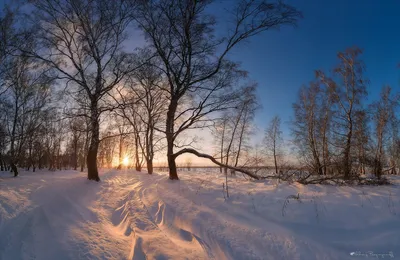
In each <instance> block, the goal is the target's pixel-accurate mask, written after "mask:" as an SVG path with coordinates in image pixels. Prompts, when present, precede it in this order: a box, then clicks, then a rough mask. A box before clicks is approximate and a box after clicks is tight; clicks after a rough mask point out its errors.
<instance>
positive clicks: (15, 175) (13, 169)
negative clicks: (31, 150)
mask: <svg viewBox="0 0 400 260" xmlns="http://www.w3.org/2000/svg"><path fill="white" fill-rule="evenodd" d="M10 167H11V171H12V172H13V173H14V177H17V176H18V168H17V166H16V165H15V164H14V162H11V163H10Z"/></svg>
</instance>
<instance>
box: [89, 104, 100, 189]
mask: <svg viewBox="0 0 400 260" xmlns="http://www.w3.org/2000/svg"><path fill="white" fill-rule="evenodd" d="M90 121H91V122H90V125H91V133H92V138H91V139H90V146H89V151H88V154H87V158H86V164H87V169H88V179H89V180H94V181H100V178H99V172H98V170H97V151H98V149H99V143H100V138H99V135H100V129H99V120H98V113H97V102H92V104H91V118H90Z"/></svg>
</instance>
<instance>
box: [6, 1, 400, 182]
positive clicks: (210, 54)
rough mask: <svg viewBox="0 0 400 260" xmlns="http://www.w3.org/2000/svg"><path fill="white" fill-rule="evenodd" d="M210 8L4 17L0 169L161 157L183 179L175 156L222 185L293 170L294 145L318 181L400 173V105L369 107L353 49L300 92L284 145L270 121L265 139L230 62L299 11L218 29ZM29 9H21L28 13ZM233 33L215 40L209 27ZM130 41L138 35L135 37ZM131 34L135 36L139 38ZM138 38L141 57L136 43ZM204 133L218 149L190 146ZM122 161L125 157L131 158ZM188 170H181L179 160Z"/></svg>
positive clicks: (95, 5) (241, 6)
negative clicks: (211, 166)
mask: <svg viewBox="0 0 400 260" xmlns="http://www.w3.org/2000/svg"><path fill="white" fill-rule="evenodd" d="M211 8H218V5H215V3H214V1H192V0H180V1H174V0H163V1H161V0H149V1H133V0H120V1H108V0H82V1H74V0H32V1H28V2H27V3H25V4H24V6H8V7H6V8H5V9H4V10H3V11H2V12H1V15H0V169H2V170H5V169H7V170H10V169H11V170H12V171H13V172H14V175H15V176H17V175H18V167H20V168H26V169H32V170H36V168H48V169H64V168H73V169H80V170H84V169H87V171H88V178H89V179H90V180H96V181H98V180H100V178H99V175H98V167H113V166H116V167H118V168H121V167H122V166H123V164H125V166H128V167H134V168H135V169H136V170H139V171H140V170H142V168H143V167H146V168H147V172H148V173H150V174H151V173H152V172H153V160H154V157H155V155H156V154H157V153H158V154H164V156H165V157H164V156H163V157H164V158H166V161H167V163H168V169H169V177H170V179H178V174H177V169H176V168H177V166H176V160H177V158H178V157H180V156H182V155H183V154H193V155H195V156H198V157H201V158H206V159H209V160H211V161H212V162H213V163H215V164H216V165H218V166H220V167H221V168H220V169H221V172H224V173H225V174H226V175H227V172H228V170H229V169H230V170H231V171H232V173H233V172H237V171H239V172H242V173H244V174H247V175H248V176H250V177H252V178H256V179H258V178H260V177H259V175H258V173H257V172H254V171H253V172H251V171H249V170H246V168H245V166H261V165H265V164H266V161H265V159H266V158H268V160H269V161H270V162H272V163H273V164H274V171H275V173H279V172H281V171H282V169H288V168H290V167H289V166H288V163H287V162H285V159H284V152H286V153H288V150H289V149H285V146H287V145H288V144H289V143H290V142H291V141H292V143H293V144H294V147H295V148H296V156H297V157H299V159H300V165H298V167H301V168H304V167H306V169H307V172H309V173H312V174H315V175H329V176H331V175H337V176H341V178H347V179H349V178H352V177H354V176H358V175H359V174H362V173H365V172H366V171H367V168H368V169H369V170H371V171H372V172H373V173H375V174H376V175H377V176H378V177H380V176H381V175H382V174H383V173H385V171H387V170H389V172H390V173H396V171H397V168H398V163H397V161H398V157H399V156H398V153H399V141H398V140H399V136H398V118H397V109H398V96H397V94H394V93H393V91H392V90H391V88H390V87H384V88H383V89H382V93H381V98H380V100H377V101H376V102H373V103H372V104H368V105H367V104H366V97H367V91H366V86H367V84H368V81H367V79H366V78H365V75H364V74H365V73H364V72H365V66H364V64H363V62H362V61H361V59H360V54H361V51H360V50H359V49H357V48H352V49H349V50H346V51H345V52H342V53H339V55H338V58H339V65H338V66H337V67H335V68H334V69H333V71H332V73H326V72H322V71H317V72H316V77H315V80H314V81H313V82H311V83H310V84H309V85H307V86H304V87H302V88H301V90H300V92H299V96H298V100H297V102H296V103H295V104H294V106H293V108H294V118H293V122H292V123H291V130H292V137H293V140H286V141H285V142H284V140H283V138H282V131H281V126H280V125H281V122H280V119H279V117H275V118H274V119H273V120H272V121H271V122H270V125H269V126H268V128H267V129H266V130H265V138H264V141H263V143H260V144H259V145H258V146H257V147H250V146H249V140H250V139H251V136H252V134H253V133H254V131H256V129H255V127H254V124H253V119H254V115H255V113H256V111H257V109H258V108H259V107H260V106H259V104H258V103H257V97H256V87H257V84H256V83H254V82H252V81H251V79H249V77H248V73H247V72H246V71H244V70H243V69H242V68H241V67H240V64H239V63H237V62H234V61H232V60H230V59H229V58H228V57H229V53H230V52H231V51H232V50H233V49H235V48H237V46H238V45H240V43H242V42H243V41H247V40H250V39H251V38H252V37H253V36H255V35H258V34H261V33H263V32H265V31H268V30H270V29H277V28H280V27H283V26H285V25H295V24H296V23H297V21H298V19H300V18H301V13H300V12H299V11H298V10H296V9H295V8H294V7H292V6H290V5H287V4H285V3H284V1H276V2H270V1H263V0H259V1H254V0H241V1H235V4H233V5H230V6H229V8H231V10H230V12H229V14H230V15H231V16H230V17H229V18H227V17H225V18H226V19H227V20H226V21H224V19H225V18H221V19H222V22H223V23H219V24H217V22H216V20H215V18H214V17H213V16H211V15H210V14H209V12H208V10H210V9H211ZM27 10H29V12H28V11H27ZM221 26H226V27H227V28H228V29H227V30H223V31H218V33H216V31H215V30H216V28H217V27H221ZM135 35H143V36H144V38H142V37H137V36H135ZM135 37H137V38H135ZM134 41H141V42H142V44H141V46H140V48H134V47H132V42H134ZM197 129H208V130H209V129H211V130H212V132H213V135H214V140H213V141H214V148H215V153H214V154H210V153H200V152H198V151H197V150H196V149H195V148H194V147H195V145H196V141H197V140H196V139H195V138H192V136H191V132H190V131H192V130H197ZM127 158H129V160H127ZM188 163H190V162H189V161H188Z"/></svg>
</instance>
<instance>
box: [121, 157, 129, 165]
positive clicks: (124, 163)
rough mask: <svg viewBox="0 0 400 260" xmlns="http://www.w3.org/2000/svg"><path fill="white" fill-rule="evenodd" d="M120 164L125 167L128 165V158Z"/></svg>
mask: <svg viewBox="0 0 400 260" xmlns="http://www.w3.org/2000/svg"><path fill="white" fill-rule="evenodd" d="M122 164H123V165H125V166H128V164H129V158H128V157H125V158H124V159H123V160H122Z"/></svg>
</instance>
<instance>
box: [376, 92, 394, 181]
mask: <svg viewBox="0 0 400 260" xmlns="http://www.w3.org/2000/svg"><path fill="white" fill-rule="evenodd" d="M397 106H398V96H394V95H393V94H392V89H391V88H390V87H389V86H387V87H383V88H382V91H381V97H380V100H379V101H377V102H375V103H373V104H372V105H371V110H372V115H373V116H372V118H373V120H374V124H375V140H376V149H375V156H374V174H375V175H376V176H377V177H378V178H380V177H381V175H382V167H383V156H384V151H385V150H387V149H385V148H387V147H388V142H389V141H390V140H391V139H392V138H391V137H390V134H391V133H392V132H391V131H390V130H391V129H392V128H391V127H390V126H394V124H395V122H396V116H395V110H396V107H397Z"/></svg>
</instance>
